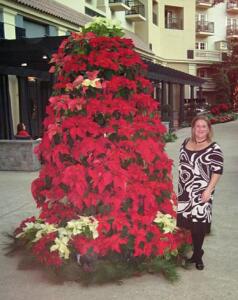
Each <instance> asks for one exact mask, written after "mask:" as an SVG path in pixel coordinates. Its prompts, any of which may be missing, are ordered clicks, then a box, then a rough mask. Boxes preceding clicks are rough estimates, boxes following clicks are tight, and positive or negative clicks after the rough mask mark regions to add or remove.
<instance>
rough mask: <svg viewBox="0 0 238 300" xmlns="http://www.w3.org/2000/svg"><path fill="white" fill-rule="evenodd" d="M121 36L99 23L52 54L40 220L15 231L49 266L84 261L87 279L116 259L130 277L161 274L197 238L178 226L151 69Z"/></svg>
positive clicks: (35, 190) (37, 191) (38, 195)
mask: <svg viewBox="0 0 238 300" xmlns="http://www.w3.org/2000/svg"><path fill="white" fill-rule="evenodd" d="M121 35H122V31H121V29H120V28H119V27H117V26H116V25H110V26H109V25H108V21H107V20H105V19H103V20H99V21H98V20H96V21H95V22H93V23H91V24H89V25H87V26H86V27H85V28H84V29H83V30H82V32H79V33H72V34H71V35H70V36H69V37H68V38H66V39H65V40H64V41H63V42H62V44H61V45H60V47H59V49H58V52H57V53H56V54H54V55H53V57H52V60H51V62H52V63H54V66H52V67H51V69H50V72H52V73H54V74H55V75H56V82H55V84H54V92H53V95H52V97H51V98H50V99H49V105H48V107H47V117H46V119H45V120H44V128H45V131H44V136H43V139H42V142H41V144H40V146H39V148H38V150H37V155H38V157H39V159H40V160H41V162H42V169H41V171H40V174H39V177H38V178H37V179H36V180H34V182H33V183H32V194H33V196H34V198H35V200H36V203H37V207H38V208H39V209H40V215H39V218H34V217H33V218H31V219H27V220H25V221H23V222H22V224H21V225H20V227H19V228H17V230H16V232H15V235H16V238H17V239H18V240H20V241H24V245H25V244H27V245H28V247H29V249H30V251H31V253H32V254H33V256H34V257H35V258H36V259H37V260H38V261H40V262H41V263H43V264H45V265H47V266H57V267H58V268H59V269H60V268H62V269H63V268H64V267H65V266H66V265H67V264H72V263H73V264H78V268H79V269H80V272H81V273H80V274H81V275H80V279H81V278H82V277H83V275H82V274H83V273H90V274H91V275H90V276H93V274H96V272H99V271H100V267H99V266H105V265H107V264H108V262H110V266H112V267H113V266H114V267H115V268H118V265H119V264H121V265H124V266H126V268H125V269H124V270H127V272H128V270H129V269H130V268H131V266H133V268H131V270H132V271H131V274H134V273H135V272H138V271H143V270H147V271H148V269H150V270H156V268H154V269H153V265H156V263H157V267H158V261H160V262H163V261H164V262H166V261H167V262H168V261H170V260H171V259H172V258H173V257H176V256H177V255H178V251H179V249H181V248H182V247H183V246H184V245H186V244H187V243H189V238H190V237H189V236H188V235H187V234H186V233H185V232H183V231H181V230H179V229H177V228H176V226H175V218H176V196H175V194H174V192H173V185H172V179H171V167H172V160H171V159H169V158H168V156H167V154H166V153H165V151H164V142H163V138H162V137H163V134H164V133H165V128H164V126H163V125H162V124H161V122H160V120H159V117H158V111H157V109H158V104H157V102H155V101H154V100H153V99H152V97H151V93H152V86H151V84H150V82H149V81H148V80H147V79H146V78H145V74H146V70H145V65H144V63H143V62H142V60H141V58H140V56H139V54H137V53H136V52H135V51H134V45H133V43H132V41H131V40H130V39H125V38H122V37H121ZM146 266H147V267H146ZM160 268H161V264H160ZM110 272H111V271H110ZM104 274H105V270H104ZM110 274H112V272H111V273H110ZM90 276H89V277H90ZM111 276H112V275H111ZM125 276H127V275H125ZM119 277H123V275H122V274H121V273H120V275H118V277H117V276H114V278H119ZM75 279H76V278H75ZM108 279H109V280H110V279H113V276H112V277H111V278H108Z"/></svg>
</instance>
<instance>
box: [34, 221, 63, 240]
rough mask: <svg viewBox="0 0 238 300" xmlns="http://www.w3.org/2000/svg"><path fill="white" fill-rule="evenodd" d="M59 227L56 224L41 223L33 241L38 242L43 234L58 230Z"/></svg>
mask: <svg viewBox="0 0 238 300" xmlns="http://www.w3.org/2000/svg"><path fill="white" fill-rule="evenodd" d="M57 230H58V229H57V228H56V227H55V225H54V224H49V223H45V224H40V229H39V230H38V231H37V232H36V235H35V239H34V240H33V241H32V242H37V241H38V240H40V239H41V238H42V236H44V235H46V234H49V233H51V232H56V231H57Z"/></svg>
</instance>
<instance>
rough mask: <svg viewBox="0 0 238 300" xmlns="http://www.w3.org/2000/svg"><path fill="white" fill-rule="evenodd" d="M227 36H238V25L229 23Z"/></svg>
mask: <svg viewBox="0 0 238 300" xmlns="http://www.w3.org/2000/svg"><path fill="white" fill-rule="evenodd" d="M226 36H227V37H228V38H229V37H238V25H228V26H227V27H226Z"/></svg>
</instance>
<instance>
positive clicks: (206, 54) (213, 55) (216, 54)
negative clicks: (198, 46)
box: [194, 50, 222, 62]
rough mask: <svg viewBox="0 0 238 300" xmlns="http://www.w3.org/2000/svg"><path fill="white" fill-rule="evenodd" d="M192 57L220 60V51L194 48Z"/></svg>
mask: <svg viewBox="0 0 238 300" xmlns="http://www.w3.org/2000/svg"><path fill="white" fill-rule="evenodd" d="M194 58H195V59H196V60H200V61H204V62H205V61H212V62H220V61H222V53H221V52H220V51H207V50H195V55H194Z"/></svg>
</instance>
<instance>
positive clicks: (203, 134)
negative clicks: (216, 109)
mask: <svg viewBox="0 0 238 300" xmlns="http://www.w3.org/2000/svg"><path fill="white" fill-rule="evenodd" d="M193 130H194V135H195V138H196V139H201V140H203V139H206V138H207V136H208V133H209V127H208V125H207V122H206V121H204V120H197V122H196V123H195V125H194V129H193Z"/></svg>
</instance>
